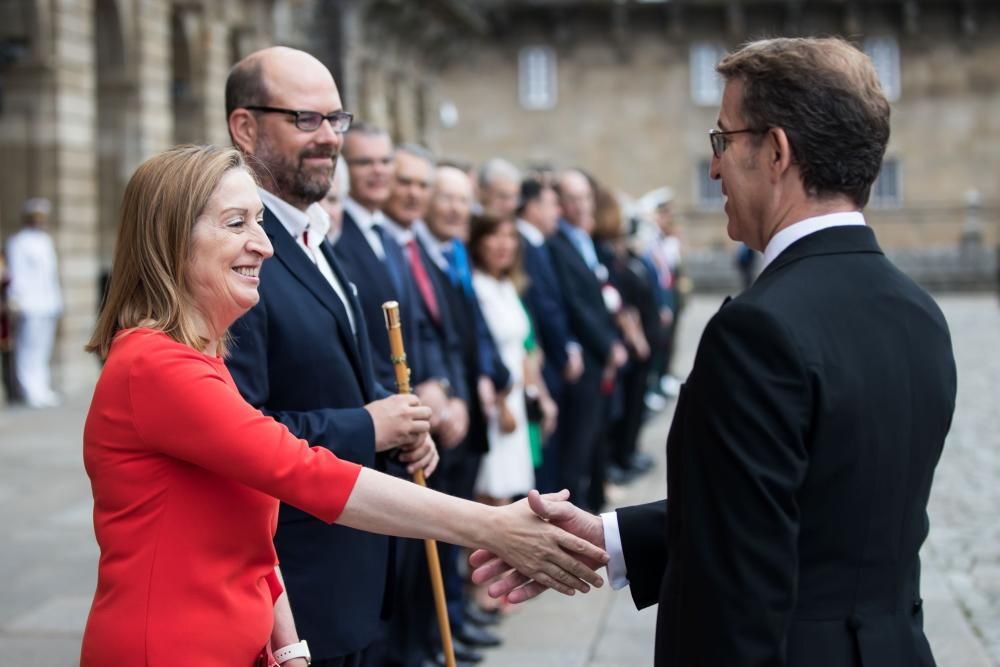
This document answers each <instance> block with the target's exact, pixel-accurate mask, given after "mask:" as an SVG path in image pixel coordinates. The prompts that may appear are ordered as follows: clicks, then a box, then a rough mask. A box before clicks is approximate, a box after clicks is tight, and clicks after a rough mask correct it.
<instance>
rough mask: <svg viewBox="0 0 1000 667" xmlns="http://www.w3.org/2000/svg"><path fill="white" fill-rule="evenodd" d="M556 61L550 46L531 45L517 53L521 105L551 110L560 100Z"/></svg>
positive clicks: (526, 107)
mask: <svg viewBox="0 0 1000 667" xmlns="http://www.w3.org/2000/svg"><path fill="white" fill-rule="evenodd" d="M557 67H558V63H557V60H556V51H555V49H553V48H552V47H551V46H545V45H542V44H531V45H528V46H523V47H521V50H520V51H519V52H518V56H517V91H518V100H519V101H520V103H521V108H523V109H527V110H529V111H545V110H548V109H554V108H555V106H556V104H557V103H558V101H559V85H558V84H559V81H558V74H557Z"/></svg>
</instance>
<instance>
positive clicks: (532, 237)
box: [517, 218, 545, 248]
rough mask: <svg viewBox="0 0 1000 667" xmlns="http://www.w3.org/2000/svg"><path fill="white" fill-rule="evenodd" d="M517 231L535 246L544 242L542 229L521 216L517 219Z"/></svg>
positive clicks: (539, 245)
mask: <svg viewBox="0 0 1000 667" xmlns="http://www.w3.org/2000/svg"><path fill="white" fill-rule="evenodd" d="M517 231H519V232H521V234H522V235H523V236H524V238H526V239H528V243H530V244H531V245H532V246H534V247H535V248H540V247H541V246H542V245H543V244H544V243H545V235H544V234H542V230H540V229H539V228H538V227H535V226H534V225H533V224H531V223H530V222H528V221H527V220H524V219H523V218H518V219H517Z"/></svg>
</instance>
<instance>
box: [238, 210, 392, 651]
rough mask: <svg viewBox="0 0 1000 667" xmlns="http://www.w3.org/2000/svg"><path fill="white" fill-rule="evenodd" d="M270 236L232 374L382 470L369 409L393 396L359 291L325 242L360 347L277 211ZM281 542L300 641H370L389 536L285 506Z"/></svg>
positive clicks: (324, 645)
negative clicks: (380, 376)
mask: <svg viewBox="0 0 1000 667" xmlns="http://www.w3.org/2000/svg"><path fill="white" fill-rule="evenodd" d="M264 229H265V231H266V232H267V235H268V238H270V240H271V244H272V245H273V246H274V257H273V258H271V259H268V260H267V261H265V262H264V265H263V267H262V268H261V272H260V288H259V292H260V302H259V303H258V304H257V305H256V306H254V307H253V308H252V309H250V311H249V312H248V313H247V314H246V315H244V316H243V317H242V318H240V319H239V320H238V321H237V322H236V323H235V324H234V325H233V327H232V329H231V331H230V333H231V335H232V337H233V345H232V352H231V354H230V356H229V358H228V359H227V365H228V367H229V370H230V372H231V373H232V375H233V378H234V379H235V380H236V384H237V386H238V387H239V389H240V392H241V393H242V394H243V396H244V397H245V398H246V399H247V401H248V402H249V403H251V404H252V405H253V406H255V407H257V408H259V409H261V410H262V411H263V412H264V413H265V414H269V415H271V416H273V417H274V418H275V419H277V420H278V421H280V422H281V423H283V424H285V425H286V426H287V427H288V429H289V430H290V431H291V432H292V433H294V434H295V435H297V436H299V437H300V438H303V439H305V440H307V441H308V442H309V443H310V444H313V445H322V446H324V447H327V448H329V449H331V450H332V451H333V452H334V453H336V454H337V456H339V457H341V458H343V459H347V460H349V461H354V462H355V463H360V464H362V465H365V466H368V467H374V466H375V464H376V458H375V430H374V426H373V423H372V420H371V416H370V415H369V414H368V412H367V411H366V410H365V409H364V405H365V404H366V403H368V402H370V401H372V400H375V399H377V398H382V397H384V396H385V395H387V394H386V392H385V390H384V389H382V388H381V387H380V386H378V385H377V384H376V382H375V379H374V376H373V373H372V367H371V355H370V352H369V349H368V345H367V333H366V329H365V319H364V317H363V316H362V315H361V310H360V306H359V304H358V302H357V299H356V298H354V296H353V294H352V292H353V290H352V288H351V284H350V282H349V281H348V279H347V277H346V276H345V275H344V273H343V272H342V271H340V269H339V268H338V266H337V262H336V261H335V260H334V257H333V252H332V249H331V248H330V246H329V244H328V243H326V242H324V243H323V244H322V246H321V251H322V252H323V254H324V255H325V256H326V258H327V260H328V261H329V263H330V266H331V268H333V271H334V272H335V273H336V275H337V278H338V279H339V280H340V283H341V285H343V286H344V290H345V292H346V293H347V297H348V299H349V300H350V302H351V306H352V308H353V312H354V321H355V323H356V326H357V328H358V338H357V340H359V341H361V345H358V343H357V341H356V340H355V336H354V335H353V334H352V333H351V328H350V322H349V321H348V319H347V311H346V310H345V309H344V306H343V302H342V301H341V300H340V298H339V297H338V296H337V294H336V292H334V291H333V289H332V288H331V287H330V285H329V283H327V281H326V279H325V278H324V277H323V275H322V274H321V273H320V272H319V269H317V268H316V266H315V265H314V264H313V263H312V262H310V261H309V259H308V258H307V257H306V255H305V253H304V252H303V251H302V249H301V248H300V247H299V246H298V245H297V244H296V242H295V239H293V238H292V236H291V235H290V234H289V233H288V232H287V231H286V230H285V228H284V227H283V226H282V225H281V223H280V222H279V221H278V219H277V218H276V217H275V216H274V214H273V213H271V211H270V210H267V209H265V212H264ZM252 445H253V443H247V446H252ZM274 542H275V547H276V549H277V551H278V558H279V560H280V562H281V570H282V574H283V576H284V579H285V587H286V588H287V590H288V598H289V601H290V602H291V605H292V610H293V613H294V615H295V622H296V625H297V626H298V631H299V634H300V635H301V636H302V637H304V638H306V639H307V640H308V641H309V646H310V647H311V649H312V653H313V656H314V657H318V658H322V659H327V658H333V657H337V656H341V655H346V654H349V653H353V652H355V651H358V650H360V649H363V648H364V647H365V646H367V645H368V644H369V643H371V641H373V640H374V639H375V637H376V632H377V630H378V628H379V625H380V616H381V614H382V611H383V609H382V607H383V598H384V592H385V585H386V576H387V571H388V568H389V562H388V538H386V537H383V536H381V535H374V534H372V533H367V532H362V531H358V530H353V529H350V528H344V527H341V526H336V525H333V526H330V525H327V524H325V523H323V522H322V521H320V520H319V519H316V518H313V517H311V516H309V515H307V514H305V513H304V512H302V511H300V510H298V509H296V508H294V507H291V506H288V505H285V504H284V503H282V505H281V510H280V513H279V519H278V532H277V535H276V536H275V540H274Z"/></svg>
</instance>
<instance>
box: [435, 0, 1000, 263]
mask: <svg viewBox="0 0 1000 667" xmlns="http://www.w3.org/2000/svg"><path fill="white" fill-rule="evenodd" d="M475 4H477V6H479V8H480V9H481V11H482V12H483V14H484V16H485V17H486V18H487V20H488V22H489V25H490V32H489V35H488V36H487V37H485V38H479V39H477V40H475V41H474V42H472V41H470V42H468V43H467V45H466V46H465V48H464V49H463V51H464V53H463V56H462V57H461V58H460V59H456V60H453V61H450V63H449V64H448V65H447V66H446V67H445V68H444V70H443V71H442V72H441V74H440V79H439V83H438V86H437V88H436V91H437V95H438V97H437V98H436V99H435V100H434V103H435V104H437V105H438V107H439V115H440V116H441V117H442V118H441V119H437V120H438V122H437V123H436V124H434V125H432V127H431V128H430V132H429V135H428V140H429V142H430V143H431V145H432V146H433V147H434V148H436V149H438V150H439V151H441V152H442V153H444V154H448V155H454V156H456V157H463V158H467V159H469V160H471V161H481V160H483V159H485V158H488V157H490V156H493V155H500V156H505V157H507V158H508V159H511V160H513V161H514V162H516V163H520V164H522V165H525V166H528V165H531V164H546V163H550V164H555V165H556V166H565V165H579V166H581V167H584V168H585V169H587V170H589V171H591V172H592V173H593V174H594V175H595V176H596V177H597V178H598V179H600V180H602V181H604V182H606V183H607V184H609V185H611V186H613V187H615V188H617V189H619V190H621V191H624V192H626V193H629V194H631V195H632V196H639V195H641V194H642V193H644V192H647V191H649V190H651V189H653V188H657V187H660V186H663V185H669V186H670V187H672V188H673V189H674V191H675V193H676V207H677V209H678V211H679V213H680V214H681V218H682V220H683V225H684V228H685V232H686V235H687V239H688V241H689V243H690V245H691V246H692V247H694V248H706V247H720V248H721V247H724V246H725V245H726V244H727V241H726V238H725V225H724V222H723V214H722V211H721V193H720V192H719V190H718V188H717V184H713V183H712V182H711V181H710V180H709V179H708V177H707V171H708V162H709V159H710V157H711V152H710V148H709V143H708V138H707V136H706V132H707V130H708V129H709V128H711V127H715V121H716V114H717V111H718V101H719V97H720V93H721V88H720V87H718V83H717V81H716V80H715V77H714V72H713V68H714V64H715V63H716V62H717V60H718V59H719V58H720V57H721V56H722V55H723V54H724V53H725V52H726V51H727V50H731V49H733V48H735V47H737V46H739V45H740V44H741V43H743V42H745V41H747V40H750V39H754V38H759V37H762V36H774V35H783V36H794V35H845V36H848V37H849V38H850V39H852V40H853V41H855V42H856V43H857V44H858V45H860V46H862V47H864V48H865V49H866V51H868V52H869V54H870V55H871V56H872V57H873V60H874V61H875V63H876V66H877V67H878V69H879V72H880V75H882V80H883V84H884V86H885V87H886V89H887V92H888V93H889V95H890V97H891V98H892V100H893V119H892V128H893V134H892V139H891V141H890V144H889V148H888V152H887V156H886V160H887V162H886V169H885V170H884V171H883V176H882V178H881V179H880V182H879V184H878V187H877V188H876V192H875V196H874V197H873V202H872V205H871V207H870V215H869V217H870V219H871V221H872V223H873V225H874V226H875V227H876V228H877V229H878V233H879V236H880V239H881V240H882V242H883V243H884V244H885V245H886V246H887V247H891V248H921V247H928V246H935V245H939V244H951V245H957V244H958V242H959V239H960V238H961V236H962V234H963V233H965V232H968V231H970V230H968V229H967V228H969V227H971V228H973V229H972V230H971V231H972V232H976V230H979V231H978V233H979V234H980V235H981V236H983V237H984V238H985V242H986V243H987V244H993V243H995V242H996V240H997V226H998V224H1000V177H998V174H1000V121H998V119H1000V67H998V63H1000V4H998V3H996V2H995V1H993V0H864V1H860V0H670V1H669V2H668V1H666V0H662V1H660V2H655V1H648V0H647V1H645V2H632V1H621V2H611V1H610V0H609V1H607V2H594V1H578V2H572V1H566V0H520V1H518V0H514V1H505V2H501V1H489V0H481V1H480V2H477V3H475ZM970 204H971V205H972V206H971V207H970ZM970 208H971V209H973V210H970Z"/></svg>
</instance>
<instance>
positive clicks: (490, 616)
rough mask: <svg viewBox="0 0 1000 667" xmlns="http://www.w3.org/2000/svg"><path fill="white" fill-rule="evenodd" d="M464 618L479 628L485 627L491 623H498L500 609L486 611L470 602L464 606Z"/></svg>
mask: <svg viewBox="0 0 1000 667" xmlns="http://www.w3.org/2000/svg"><path fill="white" fill-rule="evenodd" d="M465 620H467V621H471V622H472V623H475V624H476V625H478V626H479V627H481V628H486V627H489V626H491V625H499V623H500V620H501V619H500V610H499V609H494V610H492V611H486V610H484V609H480V608H479V605H476V604H470V605H467V606H466V607H465Z"/></svg>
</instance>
